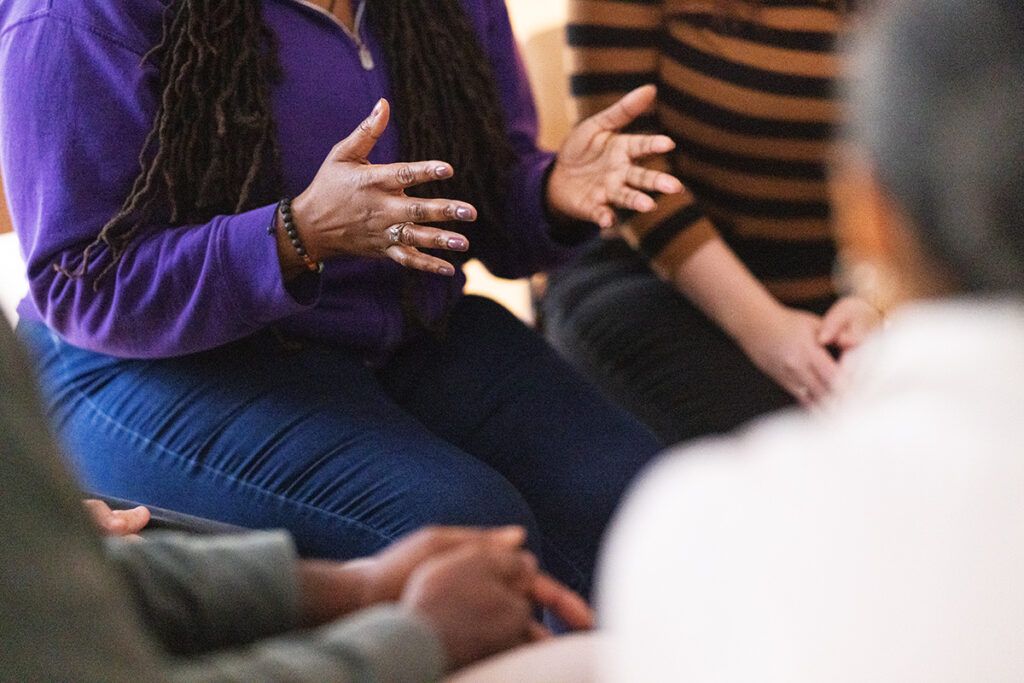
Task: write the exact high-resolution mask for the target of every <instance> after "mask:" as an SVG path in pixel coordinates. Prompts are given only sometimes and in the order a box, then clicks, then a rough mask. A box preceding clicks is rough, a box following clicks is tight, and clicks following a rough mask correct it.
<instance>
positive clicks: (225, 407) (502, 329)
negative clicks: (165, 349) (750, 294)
mask: <svg viewBox="0 0 1024 683" xmlns="http://www.w3.org/2000/svg"><path fill="white" fill-rule="evenodd" d="M19 331H20V333H21V336H22V338H23V339H24V340H25V341H26V342H27V344H28V346H29V348H30V349H31V350H32V351H33V352H34V355H35V357H36V359H37V365H38V367H39V369H40V372H41V379H42V381H43V386H44V392H45V394H46V397H47V400H48V403H49V407H50V410H51V412H52V414H53V417H54V419H55V421H56V424H57V427H58V431H59V434H60V436H61V438H62V439H63V441H64V444H65V446H66V448H67V450H68V452H69V453H71V454H72V456H73V459H74V462H75V465H76V466H77V467H78V469H79V472H80V474H81V476H82V477H83V479H84V481H85V483H86V484H87V485H88V486H89V487H90V488H91V489H93V490H96V491H99V492H102V493H104V494H107V495H111V496H118V497H122V498H129V499H131V500H138V501H140V502H143V503H149V504H152V505H157V506H160V507H165V508H169V509H172V510H179V511H182V512H186V513H190V514H194V515H200V516H203V517H208V518H211V519H216V520H222V521H225V522H229V523H233V524H238V525H242V526H246V527H253V528H258V527H262V528H267V527H283V528H287V529H289V530H290V531H291V532H292V533H293V534H294V535H295V538H296V541H297V543H298V546H299V549H300V551H301V552H303V553H304V554H306V555H315V556H323V557H335V558H351V557H358V556H364V555H368V554H370V553H373V552H375V551H377V550H380V549H381V548H382V547H384V546H386V545H387V544H388V543H390V542H391V541H392V540H394V539H396V538H398V537H400V536H402V535H404V534H406V533H408V532H410V531H413V530H415V529H417V528H419V527H422V526H424V525H429V524H466V525H487V526H491V525H503V524H521V525H524V526H526V527H527V529H528V530H529V532H530V541H529V543H530V546H531V548H532V549H533V550H534V551H535V552H537V554H538V555H539V556H540V557H541V558H542V561H543V562H544V564H545V566H546V567H547V568H548V569H549V570H550V571H552V572H553V573H554V574H555V575H556V576H557V577H558V578H560V579H562V580H563V581H565V582H567V583H569V584H570V585H572V586H574V587H575V588H577V589H579V590H581V591H583V592H584V593H586V592H587V591H588V590H589V588H590V582H591V576H592V572H593V568H594V562H595V557H596V554H597V551H598V546H599V543H600V540H601V537H602V534H603V532H604V530H605V526H606V525H607V523H608V521H609V519H610V517H611V515H612V513H613V511H614V509H615V507H616V505H617V504H618V502H619V499H620V497H621V496H622V494H623V492H624V490H625V489H626V487H627V485H628V484H629V483H630V481H631V480H632V479H633V477H634V476H635V475H636V473H637V472H638V471H639V470H640V469H641V468H642V467H643V466H644V465H645V464H646V463H647V462H648V461H649V460H650V459H651V458H652V457H653V456H654V455H655V453H656V452H657V451H658V450H659V448H660V444H659V443H658V442H657V441H656V440H655V438H654V437H653V435H651V434H650V432H649V431H647V430H646V429H644V428H643V427H642V426H641V425H640V424H639V423H638V422H637V421H636V420H634V419H633V418H632V417H631V416H630V415H628V414H627V413H626V412H625V411H623V410H622V409H621V408H618V407H616V406H614V405H613V404H612V403H610V402H609V401H607V400H606V399H605V398H604V397H603V396H601V395H600V394H599V393H598V392H597V391H596V390H595V389H594V388H593V387H592V386H591V385H590V384H589V383H587V382H586V381H585V380H583V379H581V378H580V377H579V376H578V375H577V374H576V373H575V372H574V371H573V370H572V369H571V368H569V366H568V365H566V364H565V363H564V361H562V360H561V359H560V358H559V357H558V355H557V354H556V353H555V352H554V351H553V350H552V349H551V348H550V347H549V346H548V345H547V344H546V343H545V342H544V341H543V340H542V339H541V338H540V337H539V336H538V335H536V334H535V333H534V332H533V331H531V330H529V329H527V328H526V327H524V326H523V325H522V324H521V323H520V322H519V321H518V320H516V319H515V318H514V317H512V316H511V315H510V314H509V313H507V312H506V311H505V310H504V309H502V308H501V307H499V306H498V305H497V304H494V303H492V302H490V301H486V300H484V299H479V298H474V297H469V298H466V299H465V300H463V301H462V302H460V303H459V304H458V305H457V306H456V308H455V311H454V313H453V315H452V319H451V322H450V330H449V333H448V335H447V336H446V338H445V339H444V340H443V341H438V340H434V339H430V338H421V339H420V340H418V341H415V342H412V343H410V344H409V345H408V348H406V349H405V350H404V351H402V352H400V353H399V354H398V355H397V357H395V358H394V359H393V360H392V361H391V362H390V363H389V364H388V365H387V366H386V367H385V368H383V369H380V370H374V369H372V368H370V367H368V366H367V365H366V364H365V363H364V362H363V361H362V360H361V359H360V358H359V357H357V356H355V355H354V354H351V353H349V352H346V351H345V350H344V349H339V348H334V347H329V346H324V345H320V344H311V343H306V344H302V345H300V346H299V347H298V348H292V347H291V345H284V344H282V343H279V342H278V341H276V340H275V338H274V336H273V335H271V334H269V333H268V334H264V335H258V336H256V337H254V338H252V339H248V340H245V341H242V342H239V343H236V344H232V345H230V346H228V347H224V348H221V349H217V350H214V351H210V352H207V353H202V354H197V355H193V356H187V357H183V358H174V359H162V360H119V359H115V358H111V357H109V356H104V355H100V354H96V353H92V352H88V351H83V350H81V349H78V348H75V347H72V346H69V345H68V344H66V343H64V342H62V341H61V340H60V339H59V338H58V337H57V336H56V335H55V334H53V333H52V332H51V331H50V330H49V329H48V328H46V327H45V326H43V325H41V324H38V323H22V325H21V326H20V328H19Z"/></svg>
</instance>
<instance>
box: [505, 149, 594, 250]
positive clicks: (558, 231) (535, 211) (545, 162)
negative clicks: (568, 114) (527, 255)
mask: <svg viewBox="0 0 1024 683" xmlns="http://www.w3.org/2000/svg"><path fill="white" fill-rule="evenodd" d="M523 164H524V167H523V169H522V170H521V172H522V173H524V174H525V178H524V179H523V180H524V182H523V183H522V185H521V187H522V190H521V191H522V195H521V196H513V197H512V198H511V202H510V206H509V210H510V211H512V212H514V220H516V221H517V222H518V223H519V224H520V225H521V226H524V227H527V226H535V227H534V228H533V229H534V230H536V233H535V234H533V235H529V236H526V238H527V239H530V240H531V241H532V242H533V243H534V244H536V245H537V247H538V249H537V250H538V251H539V252H541V253H542V256H541V257H540V258H538V259H537V261H538V263H539V265H540V266H541V268H542V269H544V268H551V267H554V266H559V265H561V264H563V263H565V262H566V261H567V260H568V259H570V258H571V257H572V256H573V255H574V254H575V253H576V247H578V246H579V245H581V244H583V243H584V242H586V241H588V240H589V239H590V238H592V237H594V236H595V235H596V234H597V225H595V224H593V223H587V222H584V221H572V220H562V219H559V218H557V217H555V216H553V215H552V214H551V212H550V211H548V208H547V204H548V202H547V188H548V179H549V177H550V175H551V171H552V170H553V169H554V166H555V155H554V153H551V152H538V153H537V154H536V155H535V156H534V157H533V158H531V159H529V160H526V161H524V162H523Z"/></svg>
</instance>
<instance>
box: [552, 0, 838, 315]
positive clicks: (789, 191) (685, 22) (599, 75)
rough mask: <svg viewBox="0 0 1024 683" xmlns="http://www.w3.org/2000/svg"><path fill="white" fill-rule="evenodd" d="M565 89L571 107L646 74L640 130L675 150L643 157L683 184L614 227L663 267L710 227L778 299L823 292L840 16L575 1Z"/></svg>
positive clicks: (776, 8) (760, 2) (823, 11)
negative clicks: (650, 109) (660, 136)
mask: <svg viewBox="0 0 1024 683" xmlns="http://www.w3.org/2000/svg"><path fill="white" fill-rule="evenodd" d="M571 7H572V16H571V20H570V27H569V33H568V36H569V43H570V46H571V52H572V69H573V71H572V90H573V94H574V96H575V98H576V104H577V107H578V110H579V111H578V113H579V115H580V116H587V115H589V114H592V113H594V112H596V111H598V110H600V109H602V108H604V107H606V106H608V105H609V104H611V103H612V102H614V101H615V100H616V99H617V98H618V97H621V96H622V95H623V94H625V93H626V92H628V91H629V90H631V89H632V88H634V87H636V86H639V85H642V84H644V83H656V84H657V85H658V87H659V98H658V107H657V110H656V112H655V113H653V114H652V115H651V116H648V117H645V119H644V120H643V121H638V126H637V127H639V128H642V129H644V130H654V131H658V132H662V133H665V134H666V135H669V136H670V137H672V138H673V139H674V140H675V141H676V143H677V144H678V146H677V149H676V151H674V152H672V153H671V154H670V155H668V156H666V157H665V158H663V159H658V160H654V162H653V163H654V165H656V166H659V167H661V168H663V169H664V170H668V171H669V172H671V173H673V174H674V175H676V176H677V177H678V178H679V179H680V180H682V181H683V183H684V184H685V185H686V187H687V189H688V192H687V193H684V194H683V195H677V196H671V197H661V198H660V199H659V202H658V208H657V210H656V211H654V212H653V213H651V214H646V215H642V216H635V217H633V218H631V219H629V220H628V221H626V222H625V223H624V225H623V226H622V227H623V234H624V236H625V237H626V239H627V241H629V242H630V243H631V244H632V245H633V246H634V247H635V248H636V249H638V250H639V251H640V252H641V253H643V254H644V255H645V256H646V257H647V258H648V259H649V260H650V263H651V265H652V267H653V268H654V270H655V271H656V272H658V273H660V274H662V275H663V276H665V277H670V276H671V274H672V273H673V272H675V270H676V268H677V267H678V265H679V264H680V263H681V262H683V261H685V260H686V259H687V258H688V257H689V256H690V255H691V254H693V253H694V251H696V250H697V249H698V248H699V247H700V246H701V245H702V244H704V243H705V242H706V241H707V240H709V239H712V238H713V237H715V236H716V235H717V236H720V237H721V238H723V239H724V240H725V241H726V243H728V244H729V245H730V246H731V247H732V248H733V250H734V251H735V252H736V253H737V255H738V256H739V257H740V259H741V260H742V261H743V262H744V263H745V264H746V265H747V267H748V268H750V270H751V271H752V272H753V273H754V275H755V276H757V277H758V279H760V280H761V281H762V282H763V283H764V284H765V285H766V286H767V287H768V289H769V290H770V291H771V292H772V293H773V294H774V295H775V296H776V297H778V298H779V299H780V300H782V301H784V302H786V303H790V304H798V303H800V302H805V301H812V300H820V299H822V298H825V297H828V296H830V295H832V294H833V292H834V287H833V282H832V270H833V266H834V261H835V244H834V240H833V237H832V231H831V226H830V208H829V202H828V190H827V183H826V170H827V166H828V161H829V155H830V153H831V151H832V138H833V129H834V127H835V124H836V122H837V115H838V109H837V106H836V102H835V101H834V92H833V91H834V86H835V82H836V78H837V76H838V69H839V66H838V58H837V55H836V43H837V38H838V36H839V34H840V32H841V31H842V28H843V25H844V23H845V22H844V14H843V12H842V11H841V10H839V9H838V8H837V7H836V6H835V3H834V2H827V1H826V0H745V1H744V0H738V1H735V2H730V1H729V0H573V2H571Z"/></svg>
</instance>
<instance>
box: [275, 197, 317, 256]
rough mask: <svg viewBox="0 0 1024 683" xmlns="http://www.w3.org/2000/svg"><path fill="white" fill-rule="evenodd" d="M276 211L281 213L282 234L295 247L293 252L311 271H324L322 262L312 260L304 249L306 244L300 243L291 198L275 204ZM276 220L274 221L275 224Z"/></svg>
mask: <svg viewBox="0 0 1024 683" xmlns="http://www.w3.org/2000/svg"><path fill="white" fill-rule="evenodd" d="M277 211H278V213H280V214H281V222H282V223H283V224H284V234H285V235H287V236H288V241H289V242H291V243H292V246H293V247H294V248H295V252H296V253H297V254H298V255H299V256H300V257H301V258H302V261H303V263H305V264H306V268H308V269H309V271H310V272H313V273H322V272H324V262H323V261H314V260H313V258H312V257H311V256H310V255H309V252H307V251H306V246H305V245H304V244H303V243H302V239H301V238H300V237H299V231H298V229H296V227H295V217H294V216H292V198H291V197H285V198H283V199H282V200H281V201H280V202H278V204H277ZM276 222H277V221H275V224H276Z"/></svg>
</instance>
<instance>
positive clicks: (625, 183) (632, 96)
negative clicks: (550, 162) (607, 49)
mask: <svg viewBox="0 0 1024 683" xmlns="http://www.w3.org/2000/svg"><path fill="white" fill-rule="evenodd" d="M656 95H657V90H656V89H655V87H654V86H653V85H645V86H643V87H641V88H637V89H636V90H634V91H632V92H631V93H629V94H628V95H626V96H625V97H623V98H622V99H621V100H619V101H618V102H616V103H615V104H613V105H612V106H611V107H609V108H608V109H605V110H604V111H602V112H599V113H597V114H595V115H594V116H591V117H590V118H588V119H586V120H585V121H583V122H582V123H580V124H579V125H578V126H576V128H574V129H573V131H572V132H571V133H570V134H569V137H568V139H567V140H566V141H565V144H564V145H562V149H561V150H560V151H559V152H558V158H557V160H556V162H555V167H554V168H553V169H552V171H551V176H550V180H549V182H548V188H547V198H548V204H549V207H550V208H551V210H552V211H554V212H556V213H559V214H562V215H564V216H566V217H569V218H575V219H579V220H587V221H592V222H594V223H597V224H598V225H599V226H600V227H601V228H602V229H607V228H610V227H612V225H613V224H614V223H615V212H614V207H618V208H622V209H631V210H633V211H639V212H641V213H644V212H648V211H652V210H654V208H655V201H654V199H652V198H651V197H650V196H649V195H648V194H646V193H647V192H661V193H662V194H676V193H679V192H682V191H683V184H682V183H680V182H679V180H677V179H676V178H674V177H672V176H670V175H669V174H667V173H660V172H658V171H654V170H651V169H647V168H644V167H643V166H638V165H636V163H635V162H636V161H638V160H640V159H643V158H644V157H649V156H652V155H654V154H664V153H665V152H669V151H671V150H673V149H674V148H675V143H674V142H673V141H672V139H671V138H668V137H666V136H664V135H624V134H621V133H619V132H618V131H620V130H621V129H622V128H624V127H625V126H627V125H628V124H629V123H630V122H632V121H633V120H635V119H636V118H637V117H638V116H640V115H641V114H643V113H644V112H645V111H647V110H648V109H649V108H650V107H651V105H653V104H654V98H655V96H656Z"/></svg>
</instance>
